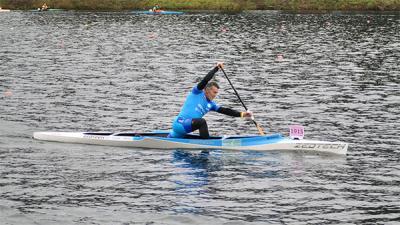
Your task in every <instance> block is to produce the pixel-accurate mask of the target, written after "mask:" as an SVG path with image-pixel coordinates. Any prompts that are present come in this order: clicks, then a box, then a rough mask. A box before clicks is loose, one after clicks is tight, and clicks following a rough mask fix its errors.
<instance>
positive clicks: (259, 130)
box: [220, 67, 265, 135]
mask: <svg viewBox="0 0 400 225" xmlns="http://www.w3.org/2000/svg"><path fill="white" fill-rule="evenodd" d="M220 69H221V70H222V72H223V73H224V75H225V77H226V79H227V80H228V82H229V84H230V85H231V87H232V89H233V91H234V92H235V94H236V96H237V97H238V99H239V101H240V103H242V105H243V107H244V109H246V111H248V109H247V107H246V105H245V104H244V102H243V101H242V99H241V98H240V96H239V93H238V92H237V91H236V89H235V87H234V86H233V84H232V82H231V80H230V79H229V77H228V75H226V73H225V70H224V69H223V68H222V67H220ZM251 121H253V123H254V125H256V127H257V130H258V132H259V133H260V134H261V135H265V133H264V131H263V129H262V128H261V126H260V125H259V124H258V123H257V122H256V121H255V120H254V117H253V118H251Z"/></svg>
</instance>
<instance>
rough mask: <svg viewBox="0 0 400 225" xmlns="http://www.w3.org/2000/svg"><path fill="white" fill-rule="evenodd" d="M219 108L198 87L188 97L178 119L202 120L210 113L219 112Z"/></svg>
mask: <svg viewBox="0 0 400 225" xmlns="http://www.w3.org/2000/svg"><path fill="white" fill-rule="evenodd" d="M218 109H219V106H218V105H217V104H216V103H215V102H214V101H209V100H208V99H207V97H206V95H205V93H204V91H203V90H199V89H197V85H196V86H194V87H193V89H192V91H191V92H190V93H189V95H188V96H187V97H186V101H185V103H184V104H183V106H182V109H181V112H180V113H179V115H178V117H183V118H185V119H189V118H190V119H192V118H202V117H203V116H204V115H205V114H207V113H208V112H209V111H217V110H218Z"/></svg>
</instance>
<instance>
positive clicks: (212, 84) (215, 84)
mask: <svg viewBox="0 0 400 225" xmlns="http://www.w3.org/2000/svg"><path fill="white" fill-rule="evenodd" d="M211 87H216V88H218V89H219V85H218V83H217V82H215V81H211V82H208V84H207V85H206V88H211Z"/></svg>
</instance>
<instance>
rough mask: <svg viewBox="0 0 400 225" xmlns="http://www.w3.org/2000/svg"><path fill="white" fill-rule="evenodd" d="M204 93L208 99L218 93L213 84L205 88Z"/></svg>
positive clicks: (211, 98)
mask: <svg viewBox="0 0 400 225" xmlns="http://www.w3.org/2000/svg"><path fill="white" fill-rule="evenodd" d="M205 94H206V97H207V98H208V99H209V100H214V98H215V97H217V95H218V88H217V87H215V86H211V87H209V88H206V92H205Z"/></svg>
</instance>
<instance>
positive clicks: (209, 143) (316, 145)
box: [33, 131, 348, 155]
mask: <svg viewBox="0 0 400 225" xmlns="http://www.w3.org/2000/svg"><path fill="white" fill-rule="evenodd" d="M167 135H168V132H167V131H157V132H151V133H129V132H122V133H110V132H35V133H34V134H33V137H34V138H35V139H37V140H44V141H56V142H65V143H80V144H93V145H106V146H119V147H135V148H145V149H146V148H151V149H226V150H237V151H242V150H254V151H276V150H285V151H304V152H326V153H332V154H340V155H345V154H346V153H347V148H348V144H347V143H343V142H326V141H312V140H292V139H290V138H287V137H284V136H282V135H281V134H273V135H267V136H229V137H210V139H201V138H200V137H199V136H198V135H187V137H186V138H168V137H167Z"/></svg>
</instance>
